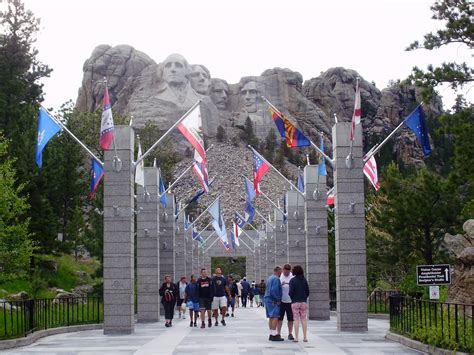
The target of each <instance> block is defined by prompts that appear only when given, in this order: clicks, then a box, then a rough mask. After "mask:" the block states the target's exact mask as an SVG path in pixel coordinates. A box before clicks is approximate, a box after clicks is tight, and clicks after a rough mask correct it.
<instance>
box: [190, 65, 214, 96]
mask: <svg viewBox="0 0 474 355" xmlns="http://www.w3.org/2000/svg"><path fill="white" fill-rule="evenodd" d="M188 78H189V81H190V82H191V86H192V87H193V89H194V90H195V91H196V92H197V93H198V94H201V95H209V91H210V89H211V73H210V72H209V70H208V69H207V68H206V67H205V66H204V65H202V64H195V65H191V67H190V72H189V75H188Z"/></svg>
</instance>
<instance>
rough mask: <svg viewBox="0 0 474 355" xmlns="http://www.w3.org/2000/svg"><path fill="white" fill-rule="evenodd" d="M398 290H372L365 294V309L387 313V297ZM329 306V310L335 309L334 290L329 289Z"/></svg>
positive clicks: (335, 297) (335, 296) (335, 295)
mask: <svg viewBox="0 0 474 355" xmlns="http://www.w3.org/2000/svg"><path fill="white" fill-rule="evenodd" d="M398 292H399V291H394V290H391V291H372V292H370V293H369V294H368V295H367V309H368V311H369V313H385V314H388V313H389V308H390V307H389V304H390V302H389V298H390V296H391V295H393V294H396V293H398ZM329 308H330V309H331V311H336V310H337V294H336V290H334V289H332V290H330V291H329Z"/></svg>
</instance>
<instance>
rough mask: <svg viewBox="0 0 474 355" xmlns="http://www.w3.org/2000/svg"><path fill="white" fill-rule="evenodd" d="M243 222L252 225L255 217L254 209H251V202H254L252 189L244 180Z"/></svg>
mask: <svg viewBox="0 0 474 355" xmlns="http://www.w3.org/2000/svg"><path fill="white" fill-rule="evenodd" d="M245 195H246V197H245V208H244V212H245V221H246V223H252V221H253V218H254V216H255V208H254V207H253V201H254V200H255V197H256V194H255V190H254V189H253V185H252V182H251V181H250V180H249V179H247V178H245Z"/></svg>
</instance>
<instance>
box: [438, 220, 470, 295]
mask: <svg viewBox="0 0 474 355" xmlns="http://www.w3.org/2000/svg"><path fill="white" fill-rule="evenodd" d="M463 230H464V232H465V234H464V235H462V234H458V235H455V236H453V235H450V234H446V235H445V237H444V245H445V246H446V248H447V249H448V250H449V251H451V252H452V253H453V254H454V255H456V267H455V270H454V277H453V282H452V284H451V285H450V286H449V293H448V301H449V302H454V303H462V304H474V219H469V220H467V221H466V222H465V223H464V225H463Z"/></svg>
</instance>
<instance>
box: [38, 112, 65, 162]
mask: <svg viewBox="0 0 474 355" xmlns="http://www.w3.org/2000/svg"><path fill="white" fill-rule="evenodd" d="M60 130H61V127H60V126H59V124H58V123H57V122H56V120H55V119H53V118H52V117H51V116H50V115H49V113H48V112H46V110H45V109H44V108H42V107H40V110H39V117H38V136H37V139H36V155H35V162H36V165H37V166H38V168H40V169H41V167H42V166H43V149H44V148H45V147H46V144H48V142H49V140H50V139H51V138H53V137H54V136H55V135H56V134H57V133H58V132H59V131H60Z"/></svg>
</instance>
